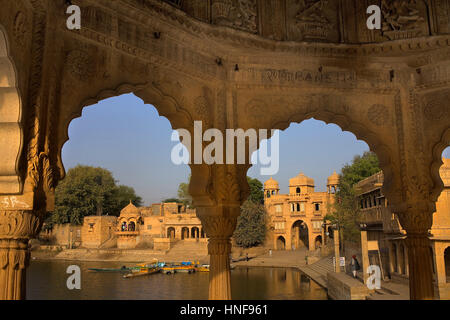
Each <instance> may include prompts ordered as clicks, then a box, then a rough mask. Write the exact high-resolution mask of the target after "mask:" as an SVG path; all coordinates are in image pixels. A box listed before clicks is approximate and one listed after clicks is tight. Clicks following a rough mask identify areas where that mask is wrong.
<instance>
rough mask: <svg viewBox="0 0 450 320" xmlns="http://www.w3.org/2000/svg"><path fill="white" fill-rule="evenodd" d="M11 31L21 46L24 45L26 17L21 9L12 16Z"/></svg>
mask: <svg viewBox="0 0 450 320" xmlns="http://www.w3.org/2000/svg"><path fill="white" fill-rule="evenodd" d="M13 33H14V38H15V39H16V41H17V43H18V44H19V45H21V46H23V45H25V38H26V35H27V17H26V15H25V14H24V13H23V12H21V11H19V12H18V13H17V14H16V17H15V18H14V26H13Z"/></svg>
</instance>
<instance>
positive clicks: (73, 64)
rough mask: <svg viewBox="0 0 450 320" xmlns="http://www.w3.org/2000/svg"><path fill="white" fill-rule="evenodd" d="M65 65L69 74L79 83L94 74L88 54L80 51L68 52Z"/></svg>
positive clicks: (92, 63)
mask: <svg viewBox="0 0 450 320" xmlns="http://www.w3.org/2000/svg"><path fill="white" fill-rule="evenodd" d="M66 65H67V68H68V70H69V72H70V74H71V75H72V76H74V77H75V78H77V79H78V80H80V81H87V80H89V79H90V78H91V77H92V76H93V75H94V74H95V70H94V68H95V64H94V62H93V61H92V59H91V57H90V56H89V54H88V53H87V52H85V51H82V50H73V51H71V52H69V54H68V55H67V59H66Z"/></svg>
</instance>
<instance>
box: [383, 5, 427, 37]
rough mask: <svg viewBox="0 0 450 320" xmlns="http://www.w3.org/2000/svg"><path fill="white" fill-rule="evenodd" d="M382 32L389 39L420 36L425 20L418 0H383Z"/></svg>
mask: <svg viewBox="0 0 450 320" xmlns="http://www.w3.org/2000/svg"><path fill="white" fill-rule="evenodd" d="M381 11H382V14H383V23H382V32H383V35H384V36H385V37H387V38H388V39H389V40H397V39H405V38H413V37H418V36H420V35H421V34H422V24H423V23H424V22H425V19H424V17H423V16H422V13H421V12H420V10H419V9H418V7H417V0H382V2H381Z"/></svg>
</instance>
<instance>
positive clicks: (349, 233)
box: [325, 152, 381, 242]
mask: <svg viewBox="0 0 450 320" xmlns="http://www.w3.org/2000/svg"><path fill="white" fill-rule="evenodd" d="M380 170H381V169H380V166H379V161H378V158H377V156H376V154H375V153H373V152H365V153H364V154H363V155H362V156H360V155H357V156H355V157H354V158H353V161H352V163H351V164H346V165H345V166H344V167H343V168H342V170H341V171H342V173H341V175H340V177H339V186H338V191H337V192H336V202H335V204H334V212H333V213H332V214H330V215H328V216H326V217H325V219H326V220H330V221H331V222H332V223H338V224H339V226H340V227H341V230H342V237H343V238H344V239H346V240H349V241H353V242H358V241H359V240H360V239H359V226H358V217H359V214H360V207H359V200H358V197H357V193H356V190H355V185H356V184H357V183H358V182H360V181H361V180H363V179H365V178H368V177H370V176H372V175H374V174H375V173H377V172H379V171H380Z"/></svg>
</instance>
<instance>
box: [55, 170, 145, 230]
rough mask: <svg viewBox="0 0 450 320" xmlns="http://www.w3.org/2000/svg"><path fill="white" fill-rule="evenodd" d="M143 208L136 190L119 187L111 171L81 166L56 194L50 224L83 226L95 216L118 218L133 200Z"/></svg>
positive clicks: (68, 175) (61, 185)
mask: <svg viewBox="0 0 450 320" xmlns="http://www.w3.org/2000/svg"><path fill="white" fill-rule="evenodd" d="M130 200H131V201H132V202H133V203H134V204H135V205H137V206H139V205H141V203H142V199H141V198H140V197H138V196H136V194H135V192H134V189H133V188H130V187H127V186H116V181H115V180H114V178H113V175H112V173H111V172H110V171H108V170H106V169H103V168H94V167H90V166H81V165H78V166H76V167H75V168H72V169H70V170H69V171H68V172H67V175H66V178H65V179H64V180H63V181H62V182H61V183H60V184H59V185H58V187H57V188H56V192H55V211H54V212H53V213H52V214H51V215H50V216H49V217H48V218H47V223H49V224H54V223H56V224H62V223H72V224H78V225H79V224H82V223H83V217H85V216H88V215H95V214H108V215H114V216H118V215H119V214H120V210H121V209H122V208H123V207H125V206H126V205H127V204H128V203H129V201H130Z"/></svg>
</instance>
